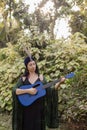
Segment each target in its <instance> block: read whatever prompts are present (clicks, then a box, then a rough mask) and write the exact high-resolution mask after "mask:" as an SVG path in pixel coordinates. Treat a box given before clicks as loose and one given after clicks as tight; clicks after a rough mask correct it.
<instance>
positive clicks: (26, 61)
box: [24, 56, 34, 67]
mask: <svg viewBox="0 0 87 130" xmlns="http://www.w3.org/2000/svg"><path fill="white" fill-rule="evenodd" d="M32 60H34V59H33V57H29V56H28V57H26V58H25V59H24V64H25V66H26V67H27V64H28V63H29V62H30V61H32Z"/></svg>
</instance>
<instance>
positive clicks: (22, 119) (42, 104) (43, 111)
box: [12, 57, 65, 130]
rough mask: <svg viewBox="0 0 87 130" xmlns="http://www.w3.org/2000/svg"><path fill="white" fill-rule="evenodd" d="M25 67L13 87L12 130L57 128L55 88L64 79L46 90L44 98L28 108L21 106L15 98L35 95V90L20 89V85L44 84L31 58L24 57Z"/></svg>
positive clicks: (62, 80)
mask: <svg viewBox="0 0 87 130" xmlns="http://www.w3.org/2000/svg"><path fill="white" fill-rule="evenodd" d="M24 64H25V66H26V70H25V74H24V75H23V76H22V77H21V78H20V79H19V81H18V82H17V84H16V85H15V86H14V87H13V91H12V95H13V116H12V130H46V125H47V126H48V127H50V128H56V127H58V115H57V114H58V113H57V112H58V109H57V106H58V95H57V91H56V90H57V88H58V87H59V85H60V83H62V82H64V80H65V78H62V79H61V82H58V83H57V84H56V85H55V87H54V88H51V87H49V88H48V89H46V96H43V97H41V98H39V99H37V100H36V101H35V102H34V103H32V104H31V105H29V106H28V107H24V106H22V105H21V104H20V103H19V101H18V98H17V95H20V94H26V93H28V94H31V95H35V94H36V93H37V89H36V88H29V89H20V86H22V85H32V84H34V83H37V82H38V81H41V82H42V83H43V84H46V81H45V79H44V77H43V76H42V75H39V71H38V67H37V64H36V62H35V60H34V59H33V58H30V57H26V58H25V60H24Z"/></svg>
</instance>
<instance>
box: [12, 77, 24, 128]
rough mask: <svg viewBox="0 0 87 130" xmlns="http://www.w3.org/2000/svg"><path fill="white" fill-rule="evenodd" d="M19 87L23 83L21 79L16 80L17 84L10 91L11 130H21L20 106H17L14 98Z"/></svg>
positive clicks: (17, 103)
mask: <svg viewBox="0 0 87 130" xmlns="http://www.w3.org/2000/svg"><path fill="white" fill-rule="evenodd" d="M21 85H23V82H22V80H21V79H19V80H18V82H17V84H16V85H15V86H14V87H13V89H12V98H13V102H12V107H13V110H12V130H22V115H23V114H22V110H23V108H22V106H21V105H20V104H19V102H18V100H17V96H16V93H15V92H16V88H19V87H20V86H21Z"/></svg>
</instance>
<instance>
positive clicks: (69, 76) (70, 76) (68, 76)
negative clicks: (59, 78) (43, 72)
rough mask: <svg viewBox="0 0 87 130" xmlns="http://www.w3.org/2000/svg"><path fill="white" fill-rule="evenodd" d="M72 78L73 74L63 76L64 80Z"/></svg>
mask: <svg viewBox="0 0 87 130" xmlns="http://www.w3.org/2000/svg"><path fill="white" fill-rule="evenodd" d="M74 76H75V74H74V72H71V73H69V74H67V75H66V76H65V78H66V79H69V78H72V77H74Z"/></svg>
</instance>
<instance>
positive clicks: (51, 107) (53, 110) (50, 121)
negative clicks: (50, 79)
mask: <svg viewBox="0 0 87 130" xmlns="http://www.w3.org/2000/svg"><path fill="white" fill-rule="evenodd" d="M46 83H47V81H46V79H44V82H43V84H46ZM45 115H46V124H47V126H48V127H49V128H58V126H59V120H58V91H57V90H55V88H54V87H53V86H52V87H51V86H50V87H49V88H47V89H46V98H45Z"/></svg>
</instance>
